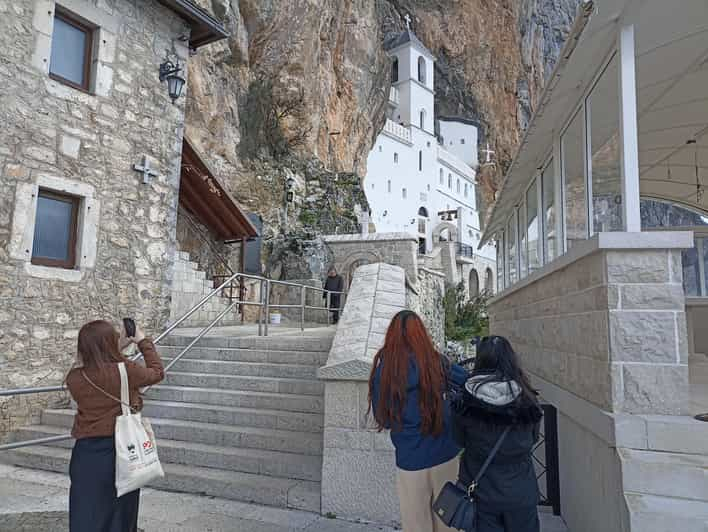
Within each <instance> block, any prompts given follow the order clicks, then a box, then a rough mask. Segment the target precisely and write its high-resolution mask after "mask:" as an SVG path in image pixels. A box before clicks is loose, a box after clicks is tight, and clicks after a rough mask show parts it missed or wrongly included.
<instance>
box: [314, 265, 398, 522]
mask: <svg viewBox="0 0 708 532" xmlns="http://www.w3.org/2000/svg"><path fill="white" fill-rule="evenodd" d="M405 308H406V287H405V273H404V270H403V269H402V268H400V267H397V266H391V265H388V264H368V265H365V266H360V267H359V268H358V269H357V270H356V272H355V274H354V279H353V282H352V286H351V291H350V296H349V299H348V300H347V304H346V306H345V308H344V312H343V313H342V317H341V321H340V325H339V327H338V328H337V333H336V335H335V337H334V341H333V343H332V349H331V351H330V354H329V358H328V359H327V364H326V365H325V366H324V367H322V368H320V370H319V377H320V379H323V380H325V381H326V384H325V422H324V426H325V430H324V456H323V465H322V513H328V512H331V513H334V514H336V515H337V516H341V517H349V518H355V519H365V520H370V521H374V522H378V523H396V522H398V521H399V509H398V497H397V490H396V467H395V457H394V452H393V445H392V444H391V440H390V438H389V435H388V433H386V432H377V431H376V429H375V428H374V425H373V421H372V419H371V417H370V416H367V411H368V382H367V381H368V380H369V376H370V373H371V367H372V366H371V364H372V361H373V357H374V356H375V354H376V353H377V351H378V350H379V349H380V348H381V346H382V345H383V341H384V335H385V332H386V329H387V328H388V325H389V323H390V321H391V318H392V317H393V316H394V315H395V314H396V313H397V312H399V311H401V310H403V309H405Z"/></svg>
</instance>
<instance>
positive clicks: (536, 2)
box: [187, 0, 580, 274]
mask: <svg viewBox="0 0 708 532" xmlns="http://www.w3.org/2000/svg"><path fill="white" fill-rule="evenodd" d="M199 1H200V3H201V5H202V6H203V7H205V8H207V9H209V10H210V11H212V12H213V13H214V14H215V15H216V16H217V17H218V18H219V19H221V20H223V21H224V23H225V25H226V26H227V28H228V30H229V31H230V33H231V37H230V38H229V39H228V40H226V41H223V42H221V43H218V44H215V45H212V46H210V47H207V48H208V49H206V50H202V51H200V53H199V55H198V56H196V57H195V58H193V60H192V62H191V64H190V68H189V83H190V85H189V90H190V94H189V103H188V112H187V124H188V125H187V135H188V136H189V137H190V138H191V139H192V141H193V142H194V143H195V144H196V146H197V147H198V148H199V149H200V150H201V151H202V152H203V153H204V154H205V155H206V157H207V158H208V159H209V161H210V163H211V164H212V166H213V167H214V168H215V170H216V172H217V174H218V177H219V178H220V179H221V180H222V182H224V184H225V185H226V187H227V188H229V189H230V190H231V191H232V193H233V194H234V196H235V197H236V198H237V199H238V200H239V201H241V202H242V204H243V205H244V206H245V207H246V208H247V209H249V210H252V211H256V212H258V213H259V214H261V215H262V216H263V217H264V220H265V222H266V227H267V228H268V229H267V235H266V236H267V238H266V240H267V241H272V242H275V240H278V239H279V240H283V237H282V236H279V237H278V239H276V238H275V236H276V235H278V234H279V233H281V230H282V229H283V228H287V231H288V232H290V233H291V238H296V239H303V238H304V239H309V238H313V237H314V236H315V235H316V234H317V233H318V232H322V231H332V230H333V229H334V230H338V231H339V232H345V231H347V230H351V228H352V227H355V224H356V219H355V216H354V212H353V210H352V209H351V208H350V207H352V206H353V205H355V204H359V205H360V206H362V207H363V208H365V207H366V206H365V205H363V203H365V200H364V198H363V194H362V192H361V189H360V187H359V186H358V183H357V180H356V178H354V179H352V176H362V175H363V174H364V173H365V171H366V167H365V165H366V157H367V155H368V152H369V150H370V148H371V146H372V144H373V142H374V139H375V138H376V135H377V134H378V132H379V131H380V130H381V128H382V126H383V122H384V108H385V102H386V99H387V94H388V89H389V84H390V80H389V78H388V76H389V68H388V67H389V61H388V59H387V57H386V54H385V53H384V51H383V47H382V43H383V41H384V39H385V38H386V37H388V36H390V35H392V34H393V33H395V32H398V31H401V30H402V29H403V28H404V27H405V23H404V22H403V17H404V16H405V15H410V17H411V20H412V24H411V25H412V28H413V29H414V30H415V32H416V33H417V35H418V36H419V37H420V39H421V40H422V41H423V42H424V43H425V44H426V45H427V46H428V47H429V48H430V49H431V51H432V52H433V54H434V55H435V56H436V57H437V64H436V91H437V96H436V106H437V113H438V114H445V115H462V116H465V117H467V118H475V119H477V120H478V121H479V122H480V123H481V124H482V138H483V141H484V142H486V141H489V143H490V145H491V146H492V148H493V149H495V150H496V152H497V159H498V162H499V164H498V166H497V169H496V170H495V171H492V172H487V173H483V174H482V176H481V178H482V180H483V185H484V188H485V192H486V197H487V198H490V197H491V195H492V193H493V191H494V189H495V187H496V184H497V183H498V182H499V179H500V177H501V175H503V171H504V169H505V168H506V166H508V164H509V162H510V160H511V157H512V154H513V151H514V149H515V147H516V145H517V144H518V142H519V138H520V135H521V132H522V130H523V127H525V125H526V123H527V122H528V119H529V117H530V114H531V112H532V109H533V104H534V100H535V98H537V96H538V95H539V94H540V92H541V90H542V88H543V83H544V77H545V76H546V75H547V74H548V73H549V72H550V70H551V69H552V67H553V65H554V63H555V60H556V57H557V55H558V52H559V50H560V47H561V46H562V43H563V41H564V38H565V35H566V33H567V31H568V29H569V27H570V25H571V24H572V20H573V19H574V16H575V10H576V6H577V4H578V3H579V1H580V0H199ZM315 169H316V170H315ZM342 175H345V176H347V177H346V178H345V179H341V176H342ZM286 176H291V177H293V179H295V182H296V204H295V205H293V206H292V208H291V213H290V217H289V218H288V219H285V217H284V215H283V214H284V212H283V211H284V208H283V207H284V197H285V195H284V188H283V187H284V180H285V178H286ZM342 182H344V183H346V184H345V185H341V186H339V185H337V186H332V184H333V183H342ZM332 194H333V196H332ZM328 196H329V199H327V200H326V201H327V203H326V205H330V206H338V207H339V208H338V209H337V210H336V213H337V214H336V216H335V217H334V218H333V217H332V216H331V213H329V214H330V216H328V217H326V219H325V220H321V219H320V217H319V216H318V215H317V210H316V209H312V208H311V207H312V205H317V204H318V203H319V202H320V201H321V200H325V198H326V197H328ZM308 206H309V207H308ZM303 209H304V210H303ZM324 210H325V209H320V211H319V212H323V211H324ZM293 211H294V212H293ZM285 240H287V238H285ZM277 246H279V244H278V245H277ZM277 246H276V247H277ZM281 247H282V246H281ZM285 247H286V248H287V247H288V246H287V245H286V246H285ZM267 251H270V256H271V257H275V256H280V255H282V253H280V251H282V249H281V250H278V249H270V250H267ZM271 266H272V265H271ZM300 274H302V272H301V273H300Z"/></svg>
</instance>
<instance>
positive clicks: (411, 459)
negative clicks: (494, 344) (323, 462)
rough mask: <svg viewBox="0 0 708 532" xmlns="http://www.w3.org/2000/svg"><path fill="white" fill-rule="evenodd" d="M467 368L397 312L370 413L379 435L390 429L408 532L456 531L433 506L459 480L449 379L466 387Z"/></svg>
mask: <svg viewBox="0 0 708 532" xmlns="http://www.w3.org/2000/svg"><path fill="white" fill-rule="evenodd" d="M466 377H467V375H466V372H465V370H464V369H462V368H461V367H459V366H456V365H453V364H450V363H449V362H447V360H446V359H445V358H444V357H443V356H442V355H441V354H440V353H439V352H438V351H437V350H436V349H435V346H434V345H433V342H432V341H431V340H430V336H429V335H428V331H427V330H426V329H425V325H424V324H423V321H422V320H421V319H420V317H418V315H417V314H416V313H415V312H411V311H409V310H404V311H401V312H399V313H398V314H396V316H394V318H393V320H392V321H391V324H390V325H389V327H388V331H387V332H386V339H385V341H384V345H383V347H382V348H381V350H380V351H379V352H378V353H377V354H376V356H375V357H374V365H373V368H372V371H371V377H370V378H369V409H370V411H372V412H373V414H374V419H375V420H376V425H377V428H378V429H379V431H382V430H384V429H390V430H391V441H392V442H393V446H394V447H395V449H396V466H397V468H398V497H399V501H400V506H401V522H402V526H403V530H404V531H405V532H432V531H435V532H443V531H449V530H452V529H450V528H448V527H446V526H445V525H444V524H443V523H442V521H440V520H439V519H438V518H436V517H435V515H434V514H433V511H432V503H433V501H434V500H435V498H436V497H437V495H438V493H439V492H440V490H441V489H442V487H443V486H444V485H445V483H446V482H447V481H454V480H455V479H456V478H457V472H458V467H459V460H458V455H459V452H460V448H459V447H458V446H457V444H456V443H455V441H454V439H453V437H452V433H451V430H452V425H451V421H450V408H449V405H448V404H447V401H446V398H445V390H446V388H447V381H448V379H452V380H454V381H455V382H457V383H458V384H460V385H462V384H464V382H465V379H466Z"/></svg>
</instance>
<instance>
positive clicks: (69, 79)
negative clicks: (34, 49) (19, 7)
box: [49, 5, 96, 92]
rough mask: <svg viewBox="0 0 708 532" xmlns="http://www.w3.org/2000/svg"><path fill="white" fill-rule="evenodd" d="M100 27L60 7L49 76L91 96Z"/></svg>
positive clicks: (55, 16) (53, 36)
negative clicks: (98, 28)
mask: <svg viewBox="0 0 708 532" xmlns="http://www.w3.org/2000/svg"><path fill="white" fill-rule="evenodd" d="M95 30H96V27H95V26H94V25H92V24H90V23H89V22H88V21H86V20H84V19H82V18H81V17H79V16H78V15H76V14H75V13H72V12H71V11H68V10H66V9H64V8H63V7H61V6H59V5H56V6H55V10H54V28H53V30H52V52H51V58H50V61H49V75H50V76H51V77H52V79H55V80H57V81H59V82H61V83H64V84H65V85H69V86H71V87H74V88H75V89H79V90H82V91H85V92H88V91H89V89H90V85H91V64H92V59H93V46H94V44H93V43H94V32H95Z"/></svg>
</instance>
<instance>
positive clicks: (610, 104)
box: [587, 56, 624, 233]
mask: <svg viewBox="0 0 708 532" xmlns="http://www.w3.org/2000/svg"><path fill="white" fill-rule="evenodd" d="M587 112H588V117H589V121H590V150H591V154H592V158H591V166H590V168H591V172H592V210H593V231H594V232H596V233H597V232H600V231H622V229H623V228H624V224H623V222H622V180H621V176H620V151H619V127H620V124H619V118H620V116H619V114H620V108H619V82H618V72H617V56H615V57H613V58H612V60H611V61H610V63H609V64H608V65H607V68H606V69H605V71H604V72H603V73H602V75H601V76H600V79H598V81H597V84H596V85H595V87H593V89H592V92H591V93H590V96H589V97H588V99H587Z"/></svg>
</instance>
